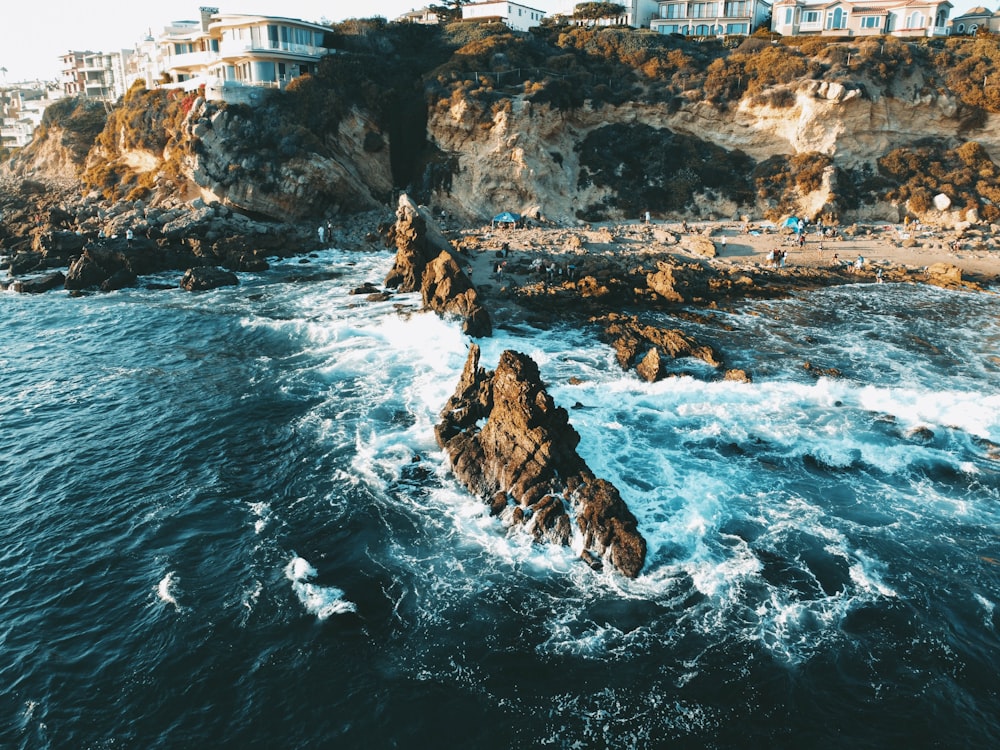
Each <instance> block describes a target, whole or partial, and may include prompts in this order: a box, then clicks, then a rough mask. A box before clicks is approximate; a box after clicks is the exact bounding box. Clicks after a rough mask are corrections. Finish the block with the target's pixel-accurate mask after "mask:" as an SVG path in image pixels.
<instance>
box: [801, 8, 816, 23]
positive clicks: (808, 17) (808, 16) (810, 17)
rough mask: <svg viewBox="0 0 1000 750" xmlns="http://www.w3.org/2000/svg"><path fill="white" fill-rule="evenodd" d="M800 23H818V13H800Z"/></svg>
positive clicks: (809, 11)
mask: <svg viewBox="0 0 1000 750" xmlns="http://www.w3.org/2000/svg"><path fill="white" fill-rule="evenodd" d="M802 23H819V11H818V10H807V11H804V12H803V13H802Z"/></svg>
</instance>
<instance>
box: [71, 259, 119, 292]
mask: <svg viewBox="0 0 1000 750" xmlns="http://www.w3.org/2000/svg"><path fill="white" fill-rule="evenodd" d="M113 273H114V271H113V270H108V269H106V268H105V267H104V266H103V265H101V264H100V263H99V262H98V261H97V259H96V258H95V257H94V255H93V253H91V252H90V251H89V250H88V251H85V252H84V253H83V255H81V256H80V257H79V258H77V259H76V260H74V261H73V262H72V263H70V264H69V269H68V270H67V272H66V288H67V289H69V290H80V289H91V288H97V287H99V286H100V285H101V284H103V283H104V282H105V281H106V280H107V279H109V278H110V277H111V275H112V274H113Z"/></svg>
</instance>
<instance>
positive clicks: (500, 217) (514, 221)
mask: <svg viewBox="0 0 1000 750" xmlns="http://www.w3.org/2000/svg"><path fill="white" fill-rule="evenodd" d="M520 221H521V217H520V216H518V215H517V214H514V213H511V212H510V211H504V212H503V213H502V214H497V215H496V216H494V217H493V221H491V222H490V225H491V226H498V225H503V224H510V225H511V226H512V227H516V226H517V225H518V222H520Z"/></svg>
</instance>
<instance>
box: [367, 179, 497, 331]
mask: <svg viewBox="0 0 1000 750" xmlns="http://www.w3.org/2000/svg"><path fill="white" fill-rule="evenodd" d="M388 239H389V241H390V242H393V243H394V244H395V245H396V262H395V264H394V265H393V267H392V269H391V270H390V271H389V274H388V275H387V276H386V279H385V285H386V286H387V287H390V288H398V289H399V291H401V292H414V291H417V290H418V289H419V290H420V294H421V297H422V299H423V303H424V306H425V307H427V308H429V309H431V310H435V311H437V312H439V313H443V314H453V315H457V316H459V317H460V318H461V319H462V330H463V331H464V332H465V333H467V334H468V335H470V336H477V337H478V336H489V335H490V334H492V332H493V325H492V323H491V321H490V316H489V313H488V312H487V311H486V309H485V308H484V307H483V306H482V305H481V304H480V302H479V293H478V292H477V291H476V288H475V287H474V286H473V285H472V282H471V281H470V280H469V277H468V276H466V274H465V272H464V271H463V270H462V268H461V266H460V265H459V263H458V260H457V259H456V257H455V256H454V255H453V252H454V251H453V250H452V249H451V245H450V244H449V243H448V241H447V240H446V239H444V237H443V236H441V234H440V232H438V231H435V228H434V227H433V220H432V219H431V218H430V217H429V215H428V214H427V212H426V211H423V210H422V209H420V208H419V207H418V206H417V205H416V203H414V202H413V201H412V200H411V199H410V198H409V196H407V195H405V194H404V195H401V196H400V198H399V209H398V210H397V212H396V223H395V225H394V226H393V227H392V228H391V229H390V231H389V238H388Z"/></svg>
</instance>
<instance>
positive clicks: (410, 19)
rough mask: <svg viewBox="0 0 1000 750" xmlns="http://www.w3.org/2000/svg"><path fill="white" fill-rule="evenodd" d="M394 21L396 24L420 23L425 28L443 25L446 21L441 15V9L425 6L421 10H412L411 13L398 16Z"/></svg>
mask: <svg viewBox="0 0 1000 750" xmlns="http://www.w3.org/2000/svg"><path fill="white" fill-rule="evenodd" d="M394 20H395V22H396V23H419V24H423V25H425V26H433V25H435V24H439V23H443V22H444V20H445V19H444V17H443V16H442V15H441V13H440V9H439V8H437V7H434V8H432V7H430V6H425V7H423V8H420V9H419V10H411V11H410V12H409V13H404V14H403V15H401V16H397V17H396V18H395V19H394Z"/></svg>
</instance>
